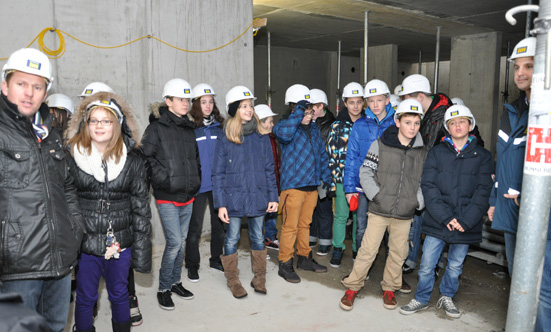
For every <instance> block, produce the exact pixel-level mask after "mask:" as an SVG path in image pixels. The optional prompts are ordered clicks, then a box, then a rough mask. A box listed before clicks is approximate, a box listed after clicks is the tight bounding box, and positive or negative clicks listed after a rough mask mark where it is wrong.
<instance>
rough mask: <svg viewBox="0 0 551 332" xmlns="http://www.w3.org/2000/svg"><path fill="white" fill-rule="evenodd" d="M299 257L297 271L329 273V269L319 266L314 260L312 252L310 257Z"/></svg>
mask: <svg viewBox="0 0 551 332" xmlns="http://www.w3.org/2000/svg"><path fill="white" fill-rule="evenodd" d="M297 256H298V262H297V269H299V270H306V271H313V272H317V273H322V272H327V267H325V266H323V265H320V264H318V262H316V261H315V260H314V259H313V258H312V252H311V251H310V254H309V255H308V257H306V256H300V255H297Z"/></svg>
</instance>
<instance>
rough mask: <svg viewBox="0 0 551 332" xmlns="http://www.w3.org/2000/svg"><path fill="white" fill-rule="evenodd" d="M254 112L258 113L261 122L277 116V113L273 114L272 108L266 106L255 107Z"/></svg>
mask: <svg viewBox="0 0 551 332" xmlns="http://www.w3.org/2000/svg"><path fill="white" fill-rule="evenodd" d="M254 112H255V113H256V116H258V119H259V120H262V119H264V118H267V117H269V116H274V115H277V113H274V112H272V109H271V108H270V106H268V105H266V104H260V105H256V106H255V107H254Z"/></svg>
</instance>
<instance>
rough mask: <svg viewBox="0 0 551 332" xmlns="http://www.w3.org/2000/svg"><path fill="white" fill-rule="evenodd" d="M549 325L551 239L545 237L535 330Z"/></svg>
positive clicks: (550, 319)
mask: <svg viewBox="0 0 551 332" xmlns="http://www.w3.org/2000/svg"><path fill="white" fill-rule="evenodd" d="M548 236H549V235H548ZM549 326H551V240H549V239H547V245H546V247H545V261H544V263H543V275H542V277H541V290H540V303H539V305H538V316H537V319H536V332H544V331H549Z"/></svg>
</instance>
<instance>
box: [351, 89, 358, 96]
mask: <svg viewBox="0 0 551 332" xmlns="http://www.w3.org/2000/svg"><path fill="white" fill-rule="evenodd" d="M358 93H360V91H359V90H352V94H353V95H357V94H358Z"/></svg>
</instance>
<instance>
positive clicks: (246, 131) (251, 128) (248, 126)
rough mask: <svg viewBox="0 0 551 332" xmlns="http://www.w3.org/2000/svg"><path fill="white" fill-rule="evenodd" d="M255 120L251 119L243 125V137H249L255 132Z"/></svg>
mask: <svg viewBox="0 0 551 332" xmlns="http://www.w3.org/2000/svg"><path fill="white" fill-rule="evenodd" d="M256 126H257V123H256V120H255V119H251V120H250V121H249V122H245V123H244V124H243V136H247V135H250V134H252V133H254V132H255V131H256Z"/></svg>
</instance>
